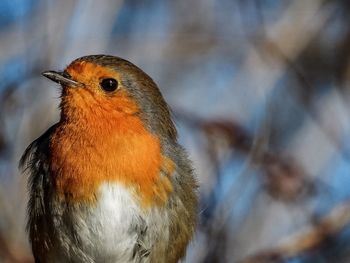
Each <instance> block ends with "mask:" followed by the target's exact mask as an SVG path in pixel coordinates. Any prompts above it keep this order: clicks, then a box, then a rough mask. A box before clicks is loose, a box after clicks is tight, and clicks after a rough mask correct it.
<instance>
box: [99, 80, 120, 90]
mask: <svg viewBox="0 0 350 263" xmlns="http://www.w3.org/2000/svg"><path fill="white" fill-rule="evenodd" d="M100 85H101V88H102V89H103V90H104V91H107V92H112V91H115V90H116V89H117V88H118V81H117V80H115V79H112V78H108V79H103V80H102V81H101V83H100Z"/></svg>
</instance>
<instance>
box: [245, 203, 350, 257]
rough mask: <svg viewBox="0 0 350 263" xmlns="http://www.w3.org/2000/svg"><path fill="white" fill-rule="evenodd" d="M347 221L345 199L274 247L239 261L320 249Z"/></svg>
mask: <svg viewBox="0 0 350 263" xmlns="http://www.w3.org/2000/svg"><path fill="white" fill-rule="evenodd" d="M349 222H350V202H349V201H347V202H346V203H343V204H340V205H338V206H336V207H335V208H333V209H332V210H331V212H330V213H329V214H328V215H326V216H325V217H324V218H322V219H320V220H319V221H318V222H315V224H314V225H313V226H311V227H310V228H308V229H303V230H301V231H300V232H299V233H296V234H294V235H292V236H290V237H288V238H287V239H285V240H284V241H281V242H280V244H279V245H277V246H276V247H275V248H272V249H268V250H266V251H263V252H260V253H257V254H256V255H253V256H250V257H248V258H246V259H244V260H242V261H240V263H267V262H281V261H282V260H285V259H290V258H293V257H296V256H298V255H300V254H302V253H305V252H309V251H311V250H314V249H320V248H321V247H322V245H323V244H324V243H326V242H328V241H329V240H330V239H331V238H332V237H335V235H337V234H338V233H339V231H340V230H342V229H343V228H344V227H345V226H346V225H348V224H349Z"/></svg>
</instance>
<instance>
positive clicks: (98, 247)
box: [50, 184, 167, 263]
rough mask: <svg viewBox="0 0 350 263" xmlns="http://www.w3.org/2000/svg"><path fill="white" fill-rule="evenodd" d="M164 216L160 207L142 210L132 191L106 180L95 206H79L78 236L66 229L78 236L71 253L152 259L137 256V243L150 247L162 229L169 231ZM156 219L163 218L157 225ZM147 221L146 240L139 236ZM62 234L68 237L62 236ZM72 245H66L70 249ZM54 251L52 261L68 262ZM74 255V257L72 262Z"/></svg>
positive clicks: (125, 262)
mask: <svg viewBox="0 0 350 263" xmlns="http://www.w3.org/2000/svg"><path fill="white" fill-rule="evenodd" d="M161 217H164V215H160V213H159V211H158V213H153V212H150V211H148V212H146V211H144V210H142V209H141V208H140V207H139V206H138V204H137V203H136V202H135V200H134V197H133V196H132V194H131V193H130V192H129V191H128V190H127V189H126V188H124V187H123V186H121V185H118V184H104V185H102V187H101V188H100V195H99V196H98V198H97V204H96V206H95V207H94V208H93V209H87V208H85V207H84V208H79V210H78V212H76V215H74V216H73V222H74V226H73V228H74V232H75V233H76V235H77V236H76V237H74V236H71V234H70V233H69V231H66V238H67V239H71V240H74V239H76V240H78V241H77V246H76V247H75V246H74V249H75V250H77V251H76V252H74V253H71V252H69V254H70V255H72V254H77V255H78V256H77V257H76V258H78V260H77V261H76V262H106V263H108V262H113V263H119V262H120V263H131V262H149V259H148V257H145V258H143V259H142V260H140V257H138V256H136V257H135V255H134V252H135V246H136V245H137V244H138V243H139V244H140V243H141V244H142V248H143V249H145V251H147V250H148V249H150V248H151V246H152V239H153V240H154V237H155V236H157V235H158V234H159V231H162V233H164V234H165V232H167V231H166V229H167V227H165V225H164V224H162V223H164V222H165V221H167V220H165V221H164V219H165V218H161ZM157 218H158V219H157ZM155 219H156V220H159V219H160V220H161V221H163V222H162V223H161V224H159V226H157V224H155V222H154V220H155ZM146 225H147V230H146V231H147V234H146V235H145V237H144V239H145V240H140V233H141V232H142V231H144V230H145V229H146ZM161 225H163V226H161ZM164 227H165V228H164ZM62 238H63V239H64V238H65V237H61V238H60V239H62ZM73 242H74V241H73ZM63 243H65V242H63ZM69 249H70V248H67V250H68V251H69ZM53 252H54V253H53V254H52V259H53V260H52V262H65V260H57V259H58V258H62V256H58V254H61V253H60V252H58V251H56V252H57V253H55V251H53ZM82 257H83V258H82ZM74 258H75V257H72V258H71V259H73V262H75V260H74ZM54 259H55V260H54ZM50 262H51V261H50Z"/></svg>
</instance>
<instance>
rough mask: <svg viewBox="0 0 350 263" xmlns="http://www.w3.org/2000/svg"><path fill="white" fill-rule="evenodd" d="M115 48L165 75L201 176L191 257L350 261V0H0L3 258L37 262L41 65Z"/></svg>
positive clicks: (46, 97) (53, 96) (45, 85)
mask: <svg viewBox="0 0 350 263" xmlns="http://www.w3.org/2000/svg"><path fill="white" fill-rule="evenodd" d="M100 53H106V54H111V55H117V56H121V57H123V58H126V59H128V60H130V61H132V62H133V63H135V64H136V65H138V66H140V67H141V68H142V69H143V70H144V71H146V72H147V73H148V74H149V75H150V76H152V78H153V79H154V80H155V81H156V83H157V84H158V85H159V87H160V89H161V91H162V93H163V95H164V96H165V98H166V100H167V101H168V103H169V104H170V106H171V107H172V109H173V112H174V116H175V119H176V123H177V127H178V129H179V133H180V142H181V144H183V145H184V146H185V147H186V148H187V149H188V151H189V153H190V155H191V158H192V159H193V161H194V163H195V167H196V172H197V175H198V179H199V182H200V199H201V206H200V214H199V217H200V223H199V225H198V228H197V233H196V237H195V239H194V241H193V242H192V244H191V246H190V248H189V250H188V253H187V257H186V260H185V262H186V263H189V262H191V263H199V262H208V263H211V262H214V263H215V262H223V263H226V262H240V263H252V262H256V263H263V262H291V263H309V262H310V263H318V262H320V263H324V262H330V263H346V262H350V245H349V244H350V228H349V227H348V223H349V221H350V199H349V197H350V136H349V133H350V115H349V113H350V106H349V102H350V93H349V91H350V90H349V83H350V63H349V62H350V2H349V1H347V0H308V1H304V0H293V1H287V0H286V1H273V0H245V1H243V0H203V1H196V0H177V1H170V0H145V1H137V0H129V1H121V0H105V1H93V0H84V1H82V0H75V1H72V0H60V1H58V0H49V1H44V0H1V1H0V262H18V263H19V262H23V263H24V262H33V260H32V257H31V252H30V249H29V245H28V241H27V237H26V233H25V230H24V222H25V206H26V198H27V191H26V177H25V176H24V175H22V174H21V173H20V172H19V171H18V168H17V163H18V160H19V158H20V156H21V154H22V153H23V151H24V149H25V147H26V146H27V145H28V144H29V143H30V142H31V141H32V140H33V139H35V138H36V137H38V136H39V135H41V134H42V133H43V132H44V131H45V130H46V129H47V128H48V127H50V126H51V125H52V124H53V123H55V122H57V121H58V117H59V112H58V108H57V106H58V103H59V93H60V92H59V88H58V87H57V85H55V84H53V83H52V82H50V81H48V80H47V79H44V78H43V77H42V76H41V75H40V73H41V72H42V71H44V70H48V69H51V70H61V69H63V68H64V67H65V66H66V65H68V64H69V63H70V61H72V60H73V59H75V58H77V57H80V56H83V55H88V54H100Z"/></svg>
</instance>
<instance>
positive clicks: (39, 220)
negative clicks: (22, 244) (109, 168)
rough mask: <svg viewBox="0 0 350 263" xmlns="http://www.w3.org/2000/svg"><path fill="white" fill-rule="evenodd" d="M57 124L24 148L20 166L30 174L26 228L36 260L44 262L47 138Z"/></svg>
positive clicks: (48, 186)
mask: <svg viewBox="0 0 350 263" xmlns="http://www.w3.org/2000/svg"><path fill="white" fill-rule="evenodd" d="M55 129H56V125H54V126H52V127H51V128H49V129H48V130H47V131H46V132H45V133H44V134H43V135H42V136H40V137H39V138H38V139H36V140H35V141H33V142H32V143H31V144H30V145H29V146H28V147H27V149H26V150H25V152H24V154H23V156H22V158H21V160H20V162H19V167H20V168H22V169H23V170H25V171H26V172H27V173H28V174H29V178H28V188H29V189H28V190H29V193H30V196H29V202H28V207H27V208H28V211H27V213H28V214H27V231H28V232H29V238H30V241H31V244H32V250H33V254H34V258H35V262H37V263H38V262H40V263H42V262H45V260H44V259H43V256H44V255H45V254H46V253H45V252H46V251H48V250H49V249H50V244H51V241H50V238H49V234H48V233H49V231H50V225H49V224H50V223H49V222H48V220H47V219H48V210H49V207H48V205H49V202H48V198H49V194H50V193H49V191H50V189H51V180H50V176H49V141H50V136H51V134H52V133H53V131H54V130H55Z"/></svg>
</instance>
